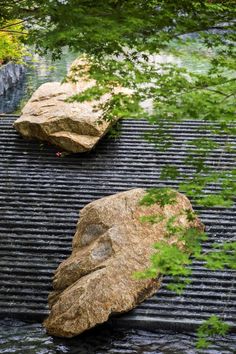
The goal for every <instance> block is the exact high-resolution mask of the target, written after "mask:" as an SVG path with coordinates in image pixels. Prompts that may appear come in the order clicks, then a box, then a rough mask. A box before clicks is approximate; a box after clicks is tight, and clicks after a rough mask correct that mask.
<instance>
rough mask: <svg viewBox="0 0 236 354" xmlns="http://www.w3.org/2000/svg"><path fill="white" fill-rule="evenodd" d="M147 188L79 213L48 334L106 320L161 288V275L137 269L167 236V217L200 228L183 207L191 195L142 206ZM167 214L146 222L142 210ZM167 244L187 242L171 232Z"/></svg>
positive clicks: (53, 297)
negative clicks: (139, 276)
mask: <svg viewBox="0 0 236 354" xmlns="http://www.w3.org/2000/svg"><path fill="white" fill-rule="evenodd" d="M145 193H146V192H145V190H143V189H133V190H129V191H126V192H122V193H118V194H115V195H112V196H109V197H105V198H102V199H99V200H96V201H94V202H92V203H90V204H88V205H87V206H86V207H85V208H84V209H82V211H81V213H80V219H79V222H78V225H77V230H76V233H75V236H74V239H73V250H72V254H71V256H70V257H69V258H68V259H67V260H65V261H64V262H62V263H61V264H60V265H59V267H58V269H57V271H56V273H55V275H54V279H53V288H54V291H53V292H52V293H51V294H50V295H49V306H50V309H51V312H50V315H49V317H48V318H47V319H46V321H45V322H44V325H45V327H46V329H47V331H48V333H49V334H52V335H55V336H63V337H72V336H75V335H78V334H80V333H82V332H83V331H85V330H87V329H90V328H92V327H94V326H95V325H96V324H99V323H103V322H105V321H107V319H108V318H109V316H110V315H112V314H117V313H122V312H126V311H129V310H131V309H133V308H134V307H135V306H137V305H138V304H139V303H140V302H142V301H143V300H144V299H146V298H148V297H149V296H151V295H152V294H154V293H155V292H156V291H157V289H158V288H159V287H160V282H161V280H160V278H159V279H158V278H156V279H145V280H136V279H135V278H134V273H135V272H136V271H142V270H145V269H146V268H147V267H148V266H149V265H150V256H151V254H152V253H153V244H154V243H155V242H158V241H161V240H163V239H166V238H167V237H166V229H165V224H166V221H167V220H168V219H169V218H170V217H172V216H176V220H175V225H176V226H183V227H186V228H188V227H196V228H199V229H200V230H202V229H203V225H202V224H201V222H200V221H199V219H195V220H194V221H193V222H189V221H188V220H187V217H186V215H185V214H184V213H181V212H182V211H183V210H184V209H190V210H192V207H191V204H190V202H189V200H188V199H187V198H186V197H185V196H184V195H182V194H179V193H177V192H176V203H175V204H173V205H165V206H164V207H160V206H159V205H158V204H153V205H151V206H141V205H140V203H139V202H140V200H141V199H142V197H143V196H144V195H145ZM153 214H155V215H157V217H158V216H163V217H164V220H163V221H161V222H159V223H156V224H151V223H146V222H145V223H144V222H141V221H140V217H141V216H144V215H153ZM167 242H168V243H175V244H177V245H178V246H179V247H184V244H183V243H182V242H180V241H179V240H178V239H176V236H173V237H169V238H168V240H167Z"/></svg>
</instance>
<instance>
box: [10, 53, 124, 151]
mask: <svg viewBox="0 0 236 354" xmlns="http://www.w3.org/2000/svg"><path fill="white" fill-rule="evenodd" d="M88 69H89V65H88V62H87V61H86V59H85V58H81V59H77V60H76V61H75V62H74V63H73V64H72V66H71V69H70V71H69V74H68V77H67V82H66V83H60V82H50V83H45V84H43V85H41V86H40V87H39V88H38V89H37V90H36V92H35V93H34V94H33V96H32V97H31V99H30V100H29V101H28V103H27V104H26V106H25V107H24V108H23V110H22V115H21V117H20V118H18V119H17V120H16V121H15V123H14V127H15V129H16V130H17V131H18V132H19V133H20V134H21V135H22V136H23V137H25V138H27V139H35V138H36V139H39V140H43V141H47V142H49V143H52V144H55V145H56V146H58V147H59V148H61V149H62V150H66V151H69V152H74V153H77V152H85V151H89V150H91V149H92V148H93V147H94V146H95V145H96V144H97V142H98V141H99V140H100V139H101V137H102V136H103V135H104V134H105V133H106V132H107V131H108V129H109V128H110V126H111V124H112V123H114V121H116V117H114V120H113V122H111V121H109V122H108V121H104V120H101V117H102V114H103V111H102V109H97V108H96V107H97V106H98V105H100V104H103V103H105V102H107V101H108V100H109V99H111V97H112V94H111V93H106V94H104V95H102V96H101V98H100V99H99V100H93V101H86V102H77V101H75V102H68V101H67V100H68V98H70V97H72V96H74V95H78V94H80V93H82V92H83V91H85V90H86V89H88V88H91V87H93V86H95V85H96V81H95V80H92V79H91V78H89V75H88ZM119 92H123V93H125V94H126V93H127V94H130V91H129V90H127V89H126V90H125V89H124V88H123V89H122V88H119V87H116V88H115V90H114V91H113V93H119Z"/></svg>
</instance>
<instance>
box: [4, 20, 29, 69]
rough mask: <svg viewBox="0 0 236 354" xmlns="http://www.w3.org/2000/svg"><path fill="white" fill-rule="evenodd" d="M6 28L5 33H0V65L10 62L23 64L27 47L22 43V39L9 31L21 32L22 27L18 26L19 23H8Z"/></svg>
mask: <svg viewBox="0 0 236 354" xmlns="http://www.w3.org/2000/svg"><path fill="white" fill-rule="evenodd" d="M15 23H16V24H15ZM4 26H5V31H2V32H1V31H0V65H1V64H5V63H7V62H9V61H14V62H21V61H22V58H23V56H24V55H26V50H25V47H24V45H23V44H22V42H21V37H19V35H15V34H14V33H12V32H9V31H8V29H9V28H11V29H12V30H14V31H21V30H22V25H21V24H17V21H16V22H14V21H8V22H6V23H5V24H4Z"/></svg>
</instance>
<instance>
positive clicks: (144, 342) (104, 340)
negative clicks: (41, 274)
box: [0, 319, 236, 354]
mask: <svg viewBox="0 0 236 354" xmlns="http://www.w3.org/2000/svg"><path fill="white" fill-rule="evenodd" d="M195 340H196V338H195V335H194V334H186V333H185V334H184V333H174V332H166V331H165V332H162V331H158V332H148V331H143V330H127V329H123V330H121V329H119V330H118V329H112V328H108V327H100V328H98V329H96V330H92V331H89V332H88V333H86V334H83V335H81V336H79V337H76V338H73V339H67V340H65V339H60V338H52V337H50V336H47V335H46V333H45V331H44V329H43V327H42V326H41V325H40V324H38V323H36V324H27V323H24V322H21V321H13V320H10V319H5V320H0V353H1V354H2V353H8V354H11V353H12V354H13V353H16V354H59V353H71V354H105V353H108V354H121V353H124V354H195V353H202V354H204V353H209V354H228V353H236V346H235V343H236V335H233V334H232V335H229V336H227V337H226V338H224V339H219V340H215V343H214V345H212V346H211V348H210V349H208V350H204V351H203V350H202V351H197V350H196V349H195V347H194V343H195Z"/></svg>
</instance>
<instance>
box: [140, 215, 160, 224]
mask: <svg viewBox="0 0 236 354" xmlns="http://www.w3.org/2000/svg"><path fill="white" fill-rule="evenodd" d="M164 219H165V217H164V216H163V215H156V214H153V215H144V216H141V217H140V221H141V222H143V223H145V222H147V223H150V224H158V223H159V222H162V221H163V220H164Z"/></svg>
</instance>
